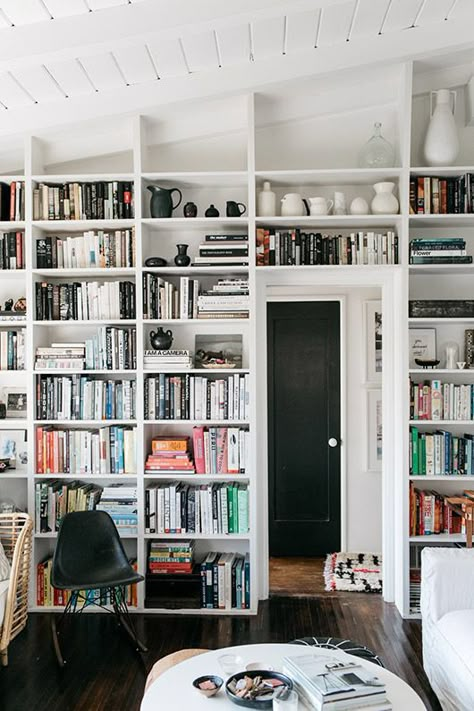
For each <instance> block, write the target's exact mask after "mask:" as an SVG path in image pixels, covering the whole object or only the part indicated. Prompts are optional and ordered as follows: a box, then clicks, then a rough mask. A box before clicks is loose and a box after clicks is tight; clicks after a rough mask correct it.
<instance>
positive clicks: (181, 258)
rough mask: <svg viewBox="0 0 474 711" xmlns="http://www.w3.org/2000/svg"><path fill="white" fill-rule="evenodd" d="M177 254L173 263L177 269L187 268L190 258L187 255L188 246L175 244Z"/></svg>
mask: <svg viewBox="0 0 474 711" xmlns="http://www.w3.org/2000/svg"><path fill="white" fill-rule="evenodd" d="M176 247H177V249H178V254H177V255H176V257H175V258H174V263H175V264H176V266H177V267H189V265H190V264H191V257H190V256H189V255H188V253H187V252H188V247H189V245H188V244H177V245H176Z"/></svg>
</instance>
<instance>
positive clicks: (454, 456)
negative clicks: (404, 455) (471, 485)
mask: <svg viewBox="0 0 474 711" xmlns="http://www.w3.org/2000/svg"><path fill="white" fill-rule="evenodd" d="M410 474H411V475H413V476H424V475H426V476H473V475H474V435H472V434H464V435H454V434H453V433H452V432H448V431H447V430H436V431H435V432H420V431H419V429H418V428H417V427H411V428H410Z"/></svg>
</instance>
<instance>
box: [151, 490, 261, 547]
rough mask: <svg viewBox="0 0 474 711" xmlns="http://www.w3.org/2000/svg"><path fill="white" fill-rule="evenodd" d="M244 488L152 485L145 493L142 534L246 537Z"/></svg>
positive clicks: (247, 516)
mask: <svg viewBox="0 0 474 711" xmlns="http://www.w3.org/2000/svg"><path fill="white" fill-rule="evenodd" d="M248 530H249V493H248V488H247V486H246V485H245V484H236V483H229V484H216V483H213V484H203V485H200V486H199V485H196V486H195V485H192V484H185V483H183V482H171V483H169V484H152V485H150V486H149V487H148V488H147V489H145V533H202V534H204V535H208V536H212V535H217V534H225V535H227V534H233V533H247V532H248Z"/></svg>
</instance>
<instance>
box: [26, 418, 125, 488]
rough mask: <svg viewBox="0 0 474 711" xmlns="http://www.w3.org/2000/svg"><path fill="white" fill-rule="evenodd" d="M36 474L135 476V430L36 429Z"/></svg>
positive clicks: (118, 428) (114, 428) (113, 428)
mask: <svg viewBox="0 0 474 711" xmlns="http://www.w3.org/2000/svg"><path fill="white" fill-rule="evenodd" d="M35 434H36V473H37V474H71V475H73V476H92V475H94V474H135V473H136V470H137V465H136V441H135V430H134V429H133V428H132V427H119V426H111V427H101V428H98V429H80V430H74V429H66V430H64V429H58V428H53V427H37V428H36V433H35Z"/></svg>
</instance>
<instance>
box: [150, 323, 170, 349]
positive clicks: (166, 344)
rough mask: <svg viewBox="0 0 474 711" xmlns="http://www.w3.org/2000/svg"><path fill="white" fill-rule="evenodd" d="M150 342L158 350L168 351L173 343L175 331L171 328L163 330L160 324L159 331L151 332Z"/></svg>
mask: <svg viewBox="0 0 474 711" xmlns="http://www.w3.org/2000/svg"><path fill="white" fill-rule="evenodd" d="M150 343H151V347H152V348H154V349H155V350H157V351H167V350H168V349H169V348H170V346H171V344H172V343H173V333H172V332H171V331H170V330H169V329H168V331H163V328H162V327H161V326H159V327H158V330H157V331H152V332H151V333H150Z"/></svg>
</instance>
